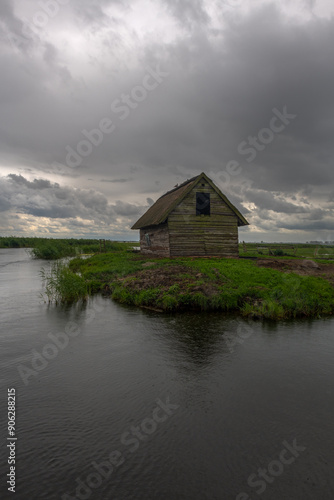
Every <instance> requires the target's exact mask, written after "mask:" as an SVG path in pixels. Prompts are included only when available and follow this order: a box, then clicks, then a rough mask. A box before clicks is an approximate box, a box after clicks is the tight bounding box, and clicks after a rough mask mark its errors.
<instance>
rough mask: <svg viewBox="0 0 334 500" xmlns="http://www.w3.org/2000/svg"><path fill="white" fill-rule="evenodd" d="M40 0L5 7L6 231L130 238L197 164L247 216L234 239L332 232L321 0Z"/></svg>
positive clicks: (330, 113)
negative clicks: (282, 117)
mask: <svg viewBox="0 0 334 500" xmlns="http://www.w3.org/2000/svg"><path fill="white" fill-rule="evenodd" d="M42 4H43V2H35V1H33V0H24V1H23V0H15V1H11V2H10V1H9V0H5V1H3V2H1V6H0V16H1V22H0V37H1V41H2V43H1V49H0V64H1V67H2V72H1V73H2V85H1V88H0V105H1V122H0V168H1V172H2V176H3V177H2V180H1V182H0V190H1V192H0V196H1V198H0V210H2V213H3V214H4V218H3V222H2V228H1V232H2V234H8V233H15V234H30V233H31V232H33V233H34V234H36V235H37V234H39V233H40V234H45V233H48V232H49V231H50V232H53V233H56V234H59V236H63V235H67V234H69V232H71V234H72V233H73V235H75V234H78V235H79V234H80V235H81V234H83V232H84V233H85V234H86V233H87V234H88V233H89V234H94V235H96V236H99V235H101V237H110V238H113V237H115V238H117V237H119V235H120V234H122V237H124V238H135V237H136V235H135V234H134V233H131V231H130V230H129V225H130V223H131V221H133V220H134V219H135V218H136V217H137V216H139V215H141V213H143V211H144V210H145V207H147V206H148V204H149V203H151V202H152V200H156V199H157V198H158V197H159V196H160V195H161V194H163V193H164V192H166V191H167V190H168V189H170V188H172V187H173V186H174V185H175V184H176V183H180V182H182V181H183V180H185V179H187V178H189V177H192V176H194V175H196V174H198V173H200V172H202V171H204V172H206V173H207V174H208V175H209V176H210V177H211V178H212V179H213V180H214V181H215V182H216V183H217V184H218V185H219V187H220V188H221V189H222V191H223V192H224V193H225V194H226V195H227V196H228V197H229V198H230V199H231V201H232V202H233V203H235V204H236V205H237V206H238V208H239V209H240V210H241V211H242V212H243V213H244V214H245V216H246V217H247V219H248V220H249V222H250V224H251V225H250V226H249V227H247V228H242V229H241V230H240V237H241V239H245V240H248V241H259V240H268V241H270V240H275V241H306V240H309V239H314V240H315V239H323V240H333V239H334V234H333V233H332V229H331V220H333V203H332V202H331V200H333V192H334V186H333V175H334V173H333V163H334V144H333V136H334V98H333V97H334V96H333V93H334V90H333V89H334V64H333V63H334V53H333V46H334V17H333V12H334V7H332V5H331V4H330V3H329V2H326V1H325V0H323V1H320V0H319V1H318V2H309V1H306V0H305V1H303V0H293V1H288V0H286V1H282V2H279V4H278V3H277V2H276V3H275V2H271V1H269V0H268V1H267V0H254V1H252V2H250V1H248V0H227V1H225V2H224V1H223V2H220V1H219V2H218V0H196V1H190V0H189V1H188V0H184V1H182V2H177V1H175V0H157V1H156V2H150V1H148V0H135V1H133V2H121V1H116V0H114V1H111V0H110V1H107V0H105V1H93V0H84V1H79V0H71V1H70V2H66V1H64V0H62V1H59V2H57V0H54V1H53V2H49V4H48V5H49V11H48V9H47V7H43V6H42ZM51 4H52V5H53V10H52V8H51V7H50V5H51ZM45 5H46V2H45ZM50 9H51V10H50ZM152 72H154V74H158V75H159V72H161V73H162V74H164V75H165V76H164V77H163V78H160V80H161V81H160V80H159V76H157V77H156V79H155V80H154V79H153V78H152V76H151V77H149V76H148V75H152ZM144 81H146V82H147V83H148V86H149V87H150V90H148V89H145V88H144V87H143V82H144ZM139 88H141V89H143V88H144V91H143V90H140V89H139ZM115 101H117V103H118V104H117V106H118V108H117V106H115V104H114V105H113V103H115ZM120 106H123V112H121V111H115V109H119V107H120ZM125 108H127V111H125ZM284 109H286V110H287V113H288V114H290V115H293V116H294V117H295V118H294V119H291V120H290V121H289V123H284V121H275V122H273V121H272V119H273V116H274V111H273V110H278V112H279V113H281V114H282V113H283V114H284ZM103 120H109V122H107V121H103ZM101 123H104V124H106V123H109V124H110V123H112V125H113V126H109V131H108V132H101V133H102V136H101V134H100V135H98V133H97V132H96V131H99V130H100V131H101ZM271 124H274V126H273V127H271ZM280 125H282V126H280ZM283 125H284V126H283ZM102 128H103V127H102ZM111 129H112V130H111ZM106 130H107V128H106ZM94 134H95V135H94ZM87 137H88V138H87ZM101 137H102V139H101V140H100V138H101ZM87 140H88V141H90V144H91V147H90V146H88V147H87V145H86V150H85V149H84V147H83V146H82V144H83V141H87ZM94 140H95V143H94ZM80 144H81V146H80ZM250 148H251V149H252V150H253V153H252V154H251V153H250V152H249V149H250ZM68 151H74V152H76V153H77V154H79V153H80V162H79V161H78V162H77V163H78V165H77V166H73V164H72V165H69V164H68V161H67V160H66V158H67V155H68ZM78 151H79V153H78ZM87 151H88V154H86V152H87ZM246 151H248V153H246ZM82 152H84V153H85V154H81V153H82ZM231 161H233V162H236V163H237V164H238V166H239V169H236V170H235V171H234V172H233V175H232V174H231V173H229V170H228V165H229V162H231ZM236 172H238V173H236ZM148 198H149V199H150V202H148V201H147V199H148ZM82 226H83V227H82Z"/></svg>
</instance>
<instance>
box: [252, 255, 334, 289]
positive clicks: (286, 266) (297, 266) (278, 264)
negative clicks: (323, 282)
mask: <svg viewBox="0 0 334 500" xmlns="http://www.w3.org/2000/svg"><path fill="white" fill-rule="evenodd" d="M256 263H257V265H258V266H259V267H270V268H271V269H277V270H278V271H283V272H294V273H296V274H299V275H300V276H316V277H319V278H325V279H327V280H328V281H329V282H330V283H331V284H332V285H334V263H333V264H321V263H319V262H314V261H313V260H309V259H291V260H290V259H258V260H257V261H256Z"/></svg>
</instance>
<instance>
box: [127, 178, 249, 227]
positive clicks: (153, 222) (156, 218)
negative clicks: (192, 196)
mask: <svg viewBox="0 0 334 500" xmlns="http://www.w3.org/2000/svg"><path fill="white" fill-rule="evenodd" d="M202 178H204V179H205V180H206V181H207V182H208V183H209V184H210V185H211V187H212V188H213V189H214V190H215V191H216V192H217V193H218V194H219V196H220V197H221V198H222V200H223V201H224V202H225V203H226V204H227V205H228V206H229V207H230V208H231V209H232V210H233V212H234V213H235V214H236V216H237V217H238V225H239V226H246V225H248V222H247V220H246V219H245V218H244V217H243V215H241V213H240V212H239V210H238V209H237V208H235V206H234V205H232V203H231V202H230V201H229V200H228V199H227V198H226V196H225V195H224V194H223V193H222V192H221V191H220V190H219V189H218V188H217V186H216V185H215V184H214V183H213V182H212V180H211V179H209V177H207V176H206V175H205V174H204V172H202V173H201V174H200V175H197V176H196V177H193V178H192V179H188V180H186V181H185V182H183V183H182V184H180V185H179V186H177V187H175V188H174V189H171V190H170V191H168V192H167V193H165V194H163V195H162V196H161V197H160V198H159V199H158V200H157V201H156V202H155V203H154V204H153V205H152V206H151V207H150V208H149V209H148V210H147V212H145V213H144V215H142V216H141V217H140V219H139V220H137V222H136V223H135V224H134V225H133V226H132V228H131V229H142V228H143V227H148V226H157V225H159V224H162V223H163V222H165V221H166V219H167V218H168V215H169V214H170V213H171V212H172V210H174V208H175V207H177V205H178V204H179V203H181V201H182V200H183V198H185V197H186V195H187V194H188V193H190V191H191V190H192V189H193V188H194V187H195V185H196V184H197V183H198V182H199V181H200V179H202Z"/></svg>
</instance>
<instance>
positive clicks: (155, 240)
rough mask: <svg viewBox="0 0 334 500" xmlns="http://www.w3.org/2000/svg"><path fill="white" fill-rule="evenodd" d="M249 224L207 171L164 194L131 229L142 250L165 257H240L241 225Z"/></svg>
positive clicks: (145, 252)
mask: <svg viewBox="0 0 334 500" xmlns="http://www.w3.org/2000/svg"><path fill="white" fill-rule="evenodd" d="M246 225H248V222H247V220H246V219H245V218H244V217H243V215H241V213H240V212H239V210H238V209H237V208H235V207H234V206H233V205H232V203H231V202H230V201H229V200H228V199H227V197H226V196H225V195H224V194H223V193H222V192H221V191H220V189H219V188H218V187H217V186H216V185H215V184H214V183H213V182H212V180H211V179H209V177H207V175H205V173H201V174H200V175H198V176H196V177H193V178H192V179H188V180H187V181H185V182H183V183H182V184H180V185H179V186H176V187H174V189H172V190H170V191H168V192H167V193H165V194H164V195H162V196H161V197H160V198H159V199H158V200H157V201H156V202H155V203H154V204H153V205H152V206H151V207H150V208H149V209H148V210H147V212H145V213H144V215H143V216H142V217H140V219H139V220H138V221H137V222H136V223H135V224H134V225H133V226H132V228H131V229H140V251H141V253H143V254H149V255H157V256H162V257H177V256H206V255H208V256H215V255H217V256H221V257H230V256H232V257H237V256H238V255H239V247H238V227H239V226H246Z"/></svg>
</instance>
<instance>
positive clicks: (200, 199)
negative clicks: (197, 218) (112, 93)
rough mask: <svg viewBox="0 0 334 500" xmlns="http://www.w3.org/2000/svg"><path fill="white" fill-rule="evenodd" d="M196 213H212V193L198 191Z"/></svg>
mask: <svg viewBox="0 0 334 500" xmlns="http://www.w3.org/2000/svg"><path fill="white" fill-rule="evenodd" d="M196 215H210V193H196Z"/></svg>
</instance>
